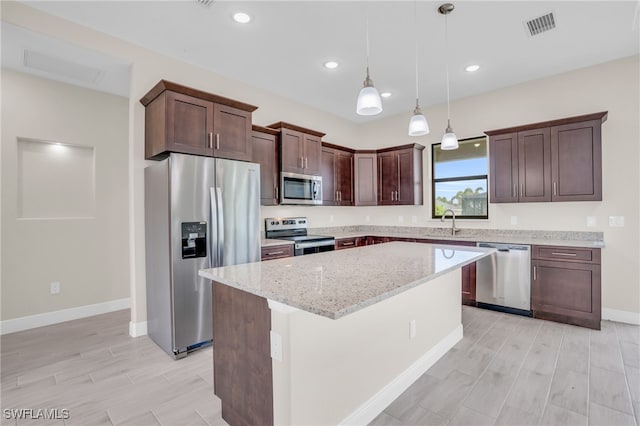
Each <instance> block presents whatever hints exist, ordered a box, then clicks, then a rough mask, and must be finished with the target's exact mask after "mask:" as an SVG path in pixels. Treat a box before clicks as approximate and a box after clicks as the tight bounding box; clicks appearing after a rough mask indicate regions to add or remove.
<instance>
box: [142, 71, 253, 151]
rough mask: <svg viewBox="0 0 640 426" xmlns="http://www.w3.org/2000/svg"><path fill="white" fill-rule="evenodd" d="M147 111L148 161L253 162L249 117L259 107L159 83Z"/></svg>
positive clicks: (146, 103) (147, 97)
mask: <svg viewBox="0 0 640 426" xmlns="http://www.w3.org/2000/svg"><path fill="white" fill-rule="evenodd" d="M140 103H142V105H144V106H145V158H146V159H148V160H161V159H163V158H166V157H167V156H168V155H169V153H171V152H179V153H184V154H195V155H205V156H212V157H219V158H228V159H232V160H242V161H250V160H251V113H252V112H253V111H255V110H256V109H257V107H255V106H253V105H249V104H245V103H242V102H238V101H235V100H233V99H228V98H224V97H222V96H218V95H214V94H211V93H207V92H203V91H201V90H197V89H193V88H190V87H186V86H182V85H179V84H176V83H172V82H170V81H166V80H161V81H160V82H159V83H158V84H156V85H155V86H154V87H153V88H152V89H151V90H150V91H149V92H148V93H147V94H146V95H145V96H144V97H143V98H142V99H141V100H140Z"/></svg>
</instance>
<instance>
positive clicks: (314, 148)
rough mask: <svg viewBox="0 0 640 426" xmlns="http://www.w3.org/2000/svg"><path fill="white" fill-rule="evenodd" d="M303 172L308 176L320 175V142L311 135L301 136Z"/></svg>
mask: <svg viewBox="0 0 640 426" xmlns="http://www.w3.org/2000/svg"><path fill="white" fill-rule="evenodd" d="M303 145H304V172H303V173H306V174H308V175H315V176H319V175H320V161H321V158H322V140H321V139H320V138H319V137H317V136H313V135H307V134H303Z"/></svg>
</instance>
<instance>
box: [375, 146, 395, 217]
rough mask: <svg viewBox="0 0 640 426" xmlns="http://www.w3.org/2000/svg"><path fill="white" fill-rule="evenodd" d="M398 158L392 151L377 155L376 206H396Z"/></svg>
mask: <svg viewBox="0 0 640 426" xmlns="http://www.w3.org/2000/svg"><path fill="white" fill-rule="evenodd" d="M397 191H398V158H397V155H396V153H395V152H394V151H388V152H381V153H379V154H378V204H379V205H390V204H396V203H397V202H396V192H397Z"/></svg>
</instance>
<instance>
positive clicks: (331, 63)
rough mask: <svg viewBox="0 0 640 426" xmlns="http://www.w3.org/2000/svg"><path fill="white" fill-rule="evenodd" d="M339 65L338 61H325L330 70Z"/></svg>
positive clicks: (325, 65)
mask: <svg viewBox="0 0 640 426" xmlns="http://www.w3.org/2000/svg"><path fill="white" fill-rule="evenodd" d="M338 65H340V64H339V63H337V62H336V61H327V62H325V63H324V67H325V68H328V69H330V70H334V69H336V68H338Z"/></svg>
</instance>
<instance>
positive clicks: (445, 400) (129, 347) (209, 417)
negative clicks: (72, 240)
mask: <svg viewBox="0 0 640 426" xmlns="http://www.w3.org/2000/svg"><path fill="white" fill-rule="evenodd" d="M128 322H129V311H128V310H126V311H119V312H114V313H110V314H105V315H99V316H95V317H91V318H86V319H82V320H77V321H69V322H66V323H62V324H56V325H52V326H48V327H42V328H38V329H34V330H29V331H24V332H20V333H14V334H9V335H6V336H2V338H1V340H0V343H1V345H2V348H1V354H0V363H1V364H0V371H1V383H2V389H1V395H0V396H1V397H2V399H1V407H2V409H3V410H4V409H11V408H32V409H34V410H35V409H39V408H41V409H44V408H46V409H56V408H57V409H59V410H61V409H68V410H69V415H70V417H69V419H67V420H64V424H69V425H74V424H77V425H111V424H113V425H120V424H126V425H158V424H160V425H207V424H208V425H225V424H226V423H225V422H224V420H222V418H221V414H220V400H219V399H218V398H217V397H216V396H215V395H213V384H212V379H213V368H212V364H213V360H212V349H211V348H206V349H202V350H199V351H196V352H194V353H192V354H190V355H189V356H188V357H187V358H185V359H182V360H179V361H174V360H172V359H171V358H169V357H168V356H167V355H166V354H165V353H164V352H163V351H162V350H161V349H160V348H158V347H157V346H156V345H155V344H154V343H153V342H152V341H151V340H149V338H148V337H146V336H145V337H138V338H135V339H133V338H130V337H129V335H128ZM463 323H464V338H463V339H462V341H460V342H459V343H458V344H457V345H456V346H455V348H453V349H452V350H451V351H450V352H449V353H447V354H446V355H445V356H444V357H443V358H442V359H441V360H440V361H438V362H437V363H436V364H435V365H434V366H433V367H432V368H431V369H429V371H427V373H426V374H424V375H423V376H422V377H421V378H420V379H419V380H418V381H417V382H416V383H414V384H413V385H412V386H411V387H410V388H409V389H408V390H407V391H406V392H405V393H404V394H403V395H401V396H400V397H399V398H398V399H397V400H396V401H394V402H393V403H392V404H391V405H390V406H389V407H387V409H386V410H385V411H384V412H383V413H382V414H381V415H380V416H378V418H377V419H375V420H374V421H373V423H372V425H425V426H426V425H485V424H486V425H494V424H495V425H513V426H517V425H587V424H591V425H606V426H612V425H637V424H638V422H637V419H638V416H639V413H640V349H639V347H640V327H637V326H630V325H626V324H619V323H612V322H608V321H605V322H603V326H602V331H591V330H587V329H584V328H580V327H573V326H568V325H562V324H556V323H551V322H547V321H540V320H534V319H529V318H522V317H517V316H512V315H506V314H500V313H496V312H491V311H486V310H482V309H475V308H469V307H466V306H465V307H463ZM634 412H635V414H634ZM3 414H4V412H3V413H2V415H1V419H2V425H5V424H7V425H9V424H20V425H23V424H37V425H48V424H58V425H60V424H63V421H60V420H58V421H44V420H33V421H19V422H17V421H15V420H8V419H5V416H4V415H3Z"/></svg>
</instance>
